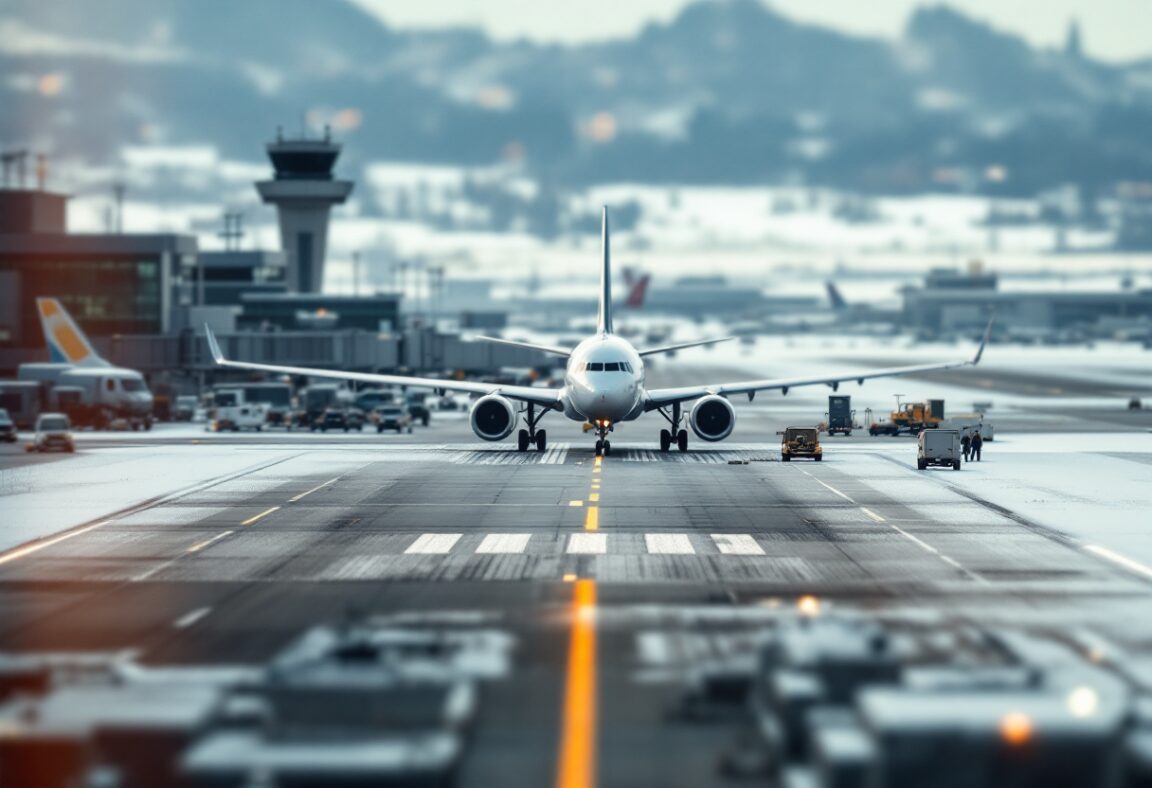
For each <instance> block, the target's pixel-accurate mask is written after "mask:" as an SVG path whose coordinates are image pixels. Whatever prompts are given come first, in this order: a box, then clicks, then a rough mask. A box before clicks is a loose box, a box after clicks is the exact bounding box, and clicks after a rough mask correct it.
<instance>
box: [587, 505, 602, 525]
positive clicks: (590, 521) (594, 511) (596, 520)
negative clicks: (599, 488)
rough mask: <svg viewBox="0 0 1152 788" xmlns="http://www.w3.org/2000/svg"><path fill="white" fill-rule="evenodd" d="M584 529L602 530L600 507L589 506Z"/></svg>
mask: <svg viewBox="0 0 1152 788" xmlns="http://www.w3.org/2000/svg"><path fill="white" fill-rule="evenodd" d="M584 530H585V531H598V530H600V507H599V506H589V507H588V514H587V515H586V516H585V517H584Z"/></svg>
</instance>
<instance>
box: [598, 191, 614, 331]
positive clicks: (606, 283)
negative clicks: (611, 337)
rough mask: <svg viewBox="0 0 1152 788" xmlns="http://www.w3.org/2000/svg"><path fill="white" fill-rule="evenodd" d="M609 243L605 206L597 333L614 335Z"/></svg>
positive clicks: (601, 239)
mask: <svg viewBox="0 0 1152 788" xmlns="http://www.w3.org/2000/svg"><path fill="white" fill-rule="evenodd" d="M608 241H609V239H608V206H604V215H603V218H602V219H601V225H600V243H601V247H602V249H601V253H602V255H603V257H602V259H601V261H600V311H599V313H598V314H597V316H596V331H598V332H599V333H601V334H611V333H612V262H611V258H610V254H609V248H608V247H609V242H608Z"/></svg>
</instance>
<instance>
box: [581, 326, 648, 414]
mask: <svg viewBox="0 0 1152 788" xmlns="http://www.w3.org/2000/svg"><path fill="white" fill-rule="evenodd" d="M564 402H565V409H564V412H565V414H566V415H567V416H568V417H569V418H572V419H577V420H581V421H589V422H593V423H595V422H607V423H608V424H615V423H616V422H618V421H628V420H631V419H634V418H636V417H637V416H639V415H640V414H641V413H643V412H644V360H643V359H642V358H641V357H640V354H639V353H637V352H636V348H634V347H632V344H631V343H630V342H628V340H626V339H623V338H621V337H619V336H616V335H613V334H599V335H597V336H594V337H590V338H589V339H586V340H584V341H583V342H581V343H580V344H579V345H577V346H576V348H575V349H574V350H573V351H572V355H571V356H569V357H568V366H567V368H566V369H565V372H564Z"/></svg>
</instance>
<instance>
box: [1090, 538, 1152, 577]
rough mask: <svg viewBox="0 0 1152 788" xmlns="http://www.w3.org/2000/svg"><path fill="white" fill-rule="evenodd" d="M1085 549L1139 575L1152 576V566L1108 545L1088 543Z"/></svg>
mask: <svg viewBox="0 0 1152 788" xmlns="http://www.w3.org/2000/svg"><path fill="white" fill-rule="evenodd" d="M1084 549H1085V550H1087V551H1088V552H1090V553H1092V554H1094V555H1098V556H1100V557H1101V558H1104V559H1106V560H1108V561H1111V562H1112V563H1114V564H1118V565H1119V566H1122V567H1124V568H1125V569H1127V570H1128V571H1130V572H1135V573H1136V574H1138V575H1143V576H1144V577H1147V578H1152V566H1146V565H1144V564H1142V563H1140V562H1139V561H1133V560H1132V559H1131V558H1129V557H1128V556H1126V555H1120V553H1117V552H1116V551H1114V550H1109V549H1108V548H1107V547H1101V546H1100V545H1098V544H1086V545H1084Z"/></svg>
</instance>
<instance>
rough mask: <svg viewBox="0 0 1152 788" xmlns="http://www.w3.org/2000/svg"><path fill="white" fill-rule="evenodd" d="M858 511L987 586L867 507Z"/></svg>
mask: <svg viewBox="0 0 1152 788" xmlns="http://www.w3.org/2000/svg"><path fill="white" fill-rule="evenodd" d="M860 511H861V512H863V513H864V514H865V515H866V516H867V517H868V518H869V519H870V520H872V521H873V522H877V523H883V524H884V525H886V526H888V527H889V528H891V529H892V530H893V531H895V532H896V533H898V534H900V535H901V536H903V537H904V538H905V539H907V540H908V541H910V542H912V543H913V544H915V545H916V546H917V547H919V548H920V549H921V550H923V551H924V552H926V553H931V554H932V555H934V556H936V557H937V558H939V559H940V560H941V561H943V562H944V563H946V564H948V565H949V566H951V567H953V568H954V569H958V570H959V571H960V572H962V573H963V574H965V575H966V576H967V577H968V578H969V579H970V580H975V581H976V582H977V583H982V584H987V582H988V581H987V580H985V579H984V578H983V577H981V576H980V575H978V574H976V573H975V572H973V571H972V570H971V569H967V568H966V567H964V566H963V565H962V564H961V563H960V562H959V561H957V560H956V559H954V558H951V557H950V556H947V555H944V553H941V552H940V551H939V550H938V549H937V548H935V547H933V546H932V545H930V544H928V543H927V542H925V541H924V540H923V539H920V538H919V537H917V536H913V535H912V534H910V533H908V532H907V531H905V530H904V529H903V528H901V527H900V526H898V525H893V524H892V523H890V522H888V521H887V520H885V519H884V518H883V517H881V516H880V515H878V514H876V512H874V511H872V510H871V509H869V508H868V507H867V506H861V507H860Z"/></svg>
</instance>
